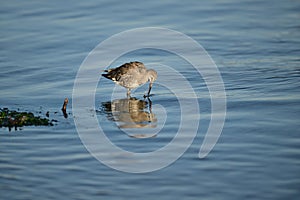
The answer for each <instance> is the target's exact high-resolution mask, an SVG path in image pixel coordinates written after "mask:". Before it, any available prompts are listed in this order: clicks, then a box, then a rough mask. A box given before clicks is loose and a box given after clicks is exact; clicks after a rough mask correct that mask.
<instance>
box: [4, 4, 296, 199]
mask: <svg viewBox="0 0 300 200" xmlns="http://www.w3.org/2000/svg"><path fill="white" fill-rule="evenodd" d="M299 9H300V3H298V2H296V1H284V2H283V1H276V2H260V1H243V2H239V1H230V0H229V1H214V2H198V1H195V2H182V1H175V2H173V1H164V2H163V3H162V2H155V1H151V2H147V3H145V2H132V3H125V2H118V1H89V2H78V3H76V4H74V3H72V2H68V1H64V2H63V3H62V2H55V1H51V2H50V1H49V2H46V3H41V2H34V1H22V2H19V1H7V2H3V3H2V4H1V8H0V11H1V12H0V13H1V14H0V26H1V29H0V36H1V37H0V45H1V47H2V48H1V49H0V52H1V53H0V69H1V72H0V91H1V96H0V107H8V108H10V109H20V110H24V111H30V112H33V113H35V114H37V115H41V116H44V114H45V113H46V112H47V111H49V112H50V118H51V119H56V120H58V123H57V124H56V125H55V126H53V127H23V128H22V130H18V131H11V132H9V131H8V130H7V129H5V128H1V129H0V197H1V199H61V198H65V199H97V198H98V199H104V198H105V199H128V198H134V199H137V198H143V199H154V198H160V199H174V198H184V199H199V198H203V199H283V198H285V199H295V198H296V197H298V196H299V189H298V187H299V184H300V177H299V174H300V173H299V172H300V170H299V169H300V160H299V158H300V151H299V147H300V137H299V129H300V125H299V124H300V123H299V116H300V100H299V99H300V93H299V92H300V90H299V88H300V67H299V66H300V59H299V56H300V48H299V46H300V34H299V33H300V24H299V17H300V16H299V12H298V11H299ZM146 26H152V27H153V26H155V27H165V28H171V29H174V30H177V31H180V32H182V33H185V34H186V35H188V36H190V37H192V38H193V39H194V40H196V41H197V42H198V43H200V44H201V45H202V46H203V47H204V48H205V49H206V50H207V52H208V53H209V54H210V56H211V57H212V59H213V60H214V62H215V63H216V65H217V66H218V68H219V70H220V73H221V75H222V78H223V81H224V85H225V89H226V95H227V115H226V122H225V126H224V129H223V131H222V135H221V137H220V138H219V140H218V143H217V144H216V146H215V147H214V149H213V151H212V152H211V153H210V154H209V155H208V156H207V157H206V158H205V159H199V158H198V152H199V148H200V145H201V144H202V142H203V138H204V135H205V133H206V131H207V129H208V124H209V120H210V116H211V112H210V110H211V103H210V96H209V93H208V90H207V87H206V85H205V82H204V80H203V79H202V78H201V77H199V76H198V75H197V74H195V72H194V71H193V70H192V68H191V66H190V64H189V63H187V62H185V61H183V60H182V59H180V58H178V57H176V56H174V55H173V54H170V53H168V52H163V51H159V50H151V49H146V50H141V51H134V52H130V53H128V54H126V55H123V56H121V57H120V58H119V59H118V60H116V61H115V62H113V63H112V65H111V67H114V66H118V65H119V64H122V63H123V62H127V61H131V60H139V61H143V62H145V63H149V64H151V63H152V66H153V64H154V63H159V64H161V65H157V68H156V70H157V71H159V72H160V73H159V74H162V73H164V72H166V71H165V70H167V69H166V68H163V67H162V65H167V66H170V67H172V68H174V69H176V70H178V71H179V72H180V73H181V74H183V75H184V76H185V77H186V78H187V80H188V81H189V82H190V83H191V85H192V86H193V88H194V89H195V91H196V93H197V101H198V103H199V106H200V123H199V130H198V132H197V136H196V138H195V139H194V141H193V143H192V145H191V146H190V147H189V148H188V150H187V151H186V152H185V153H184V154H183V156H182V157H181V158H180V159H178V160H177V161H176V162H175V163H173V164H171V165H170V166H168V167H166V168H163V169H161V170H158V171H155V172H151V173H143V174H129V173H124V172H119V171H116V170H113V169H111V168H109V167H107V166H105V165H103V164H101V163H100V162H99V161H98V160H96V159H95V158H94V157H93V156H92V155H91V154H89V152H88V151H87V150H86V149H85V147H84V145H83V144H82V142H81V140H80V138H79V135H78V133H77V130H76V127H75V124H74V117H73V115H72V92H73V84H74V80H75V77H76V73H77V71H78V69H79V67H80V65H81V63H82V62H83V60H84V59H85V57H86V56H87V55H88V53H89V52H90V51H91V50H92V49H94V47H95V46H96V45H98V44H99V43H100V42H101V41H103V40H105V39H107V38H108V37H110V36H111V35H113V34H117V33H119V32H121V31H125V30H128V29H131V28H138V27H146ZM152 66H151V67H152ZM154 67H155V65H154ZM99 68H100V66H99ZM100 73H101V72H99V75H100ZM162 78H165V77H159V79H162ZM167 78H169V79H170V80H171V81H172V80H173V81H174V78H173V77H172V76H168V77H167ZM159 79H158V81H157V83H156V84H154V87H153V91H152V92H153V94H154V96H152V97H151V101H152V105H153V110H152V112H153V113H154V114H155V116H156V118H157V124H156V128H154V129H151V128H150V129H147V130H146V131H148V132H149V133H151V132H152V131H153V130H160V128H162V131H161V132H159V133H158V134H157V135H156V137H150V138H144V139H137V138H132V137H129V136H128V134H126V132H123V131H122V130H121V129H119V128H118V127H117V126H118V124H116V123H115V121H113V120H110V119H109V117H107V116H108V115H109V114H110V113H109V112H105V111H103V103H105V102H109V101H110V100H111V93H112V92H114V94H115V95H116V96H115V99H123V98H124V97H125V92H126V91H125V90H124V89H123V88H120V87H116V88H115V89H114V84H113V83H112V82H109V81H108V80H104V79H101V80H100V82H99V85H98V88H97V93H96V97H95V109H96V110H95V113H96V117H97V119H98V121H99V123H100V124H101V126H103V129H105V130H106V132H105V133H106V135H107V137H108V138H109V139H110V140H111V141H112V142H113V143H114V144H116V145H117V146H119V147H121V148H124V149H126V150H128V151H133V152H149V151H154V150H156V149H159V148H162V147H164V146H165V145H167V144H168V143H169V142H170V141H171V140H172V138H173V137H174V136H175V134H176V131H177V129H178V123H179V121H180V118H179V116H180V109H179V102H178V100H177V99H176V95H174V94H173V93H172V92H171V91H170V90H168V88H166V87H164V86H163V85H159V81H160V80H159ZM146 90H147V85H144V86H143V87H141V88H139V89H137V90H135V91H134V92H133V96H134V97H136V98H137V99H139V100H143V98H142V96H143V94H144V92H145V91H146ZM183 94H184V95H186V99H189V98H191V96H189V95H191V94H189V93H184V92H183ZM65 97H68V98H69V100H70V103H69V105H68V111H69V112H70V113H69V117H68V118H67V119H65V118H64V117H63V113H61V111H60V108H61V106H62V103H63V100H64V98H65ZM162 107H163V108H164V109H165V110H166V111H167V117H165V114H166V113H165V112H163V111H164V110H163V109H162ZM145 109H146V110H147V111H149V108H145ZM187 117H188V119H191V120H192V119H194V117H195V116H192V115H190V116H187ZM163 122H165V123H163ZM189 125H190V124H189V123H187V124H185V125H184V126H186V127H188V126H189ZM140 130H142V129H140ZM129 131H132V132H130V133H133V132H134V131H135V130H129Z"/></svg>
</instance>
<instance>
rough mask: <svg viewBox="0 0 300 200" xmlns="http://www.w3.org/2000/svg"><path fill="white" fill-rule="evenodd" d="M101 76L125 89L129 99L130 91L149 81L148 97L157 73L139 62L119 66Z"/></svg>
mask: <svg viewBox="0 0 300 200" xmlns="http://www.w3.org/2000/svg"><path fill="white" fill-rule="evenodd" d="M104 72H107V73H106V74H102V76H104V77H105V78H107V79H110V80H112V81H113V82H115V83H117V84H119V85H121V86H123V87H125V88H127V97H130V92H131V89H134V88H137V87H139V86H141V85H143V84H145V83H146V82H148V81H149V90H148V93H147V95H144V97H149V96H150V91H151V88H152V85H153V82H154V81H155V80H156V79H157V72H156V71H155V70H153V69H147V68H146V67H145V65H144V64H143V63H141V62H137V61H135V62H130V63H125V64H123V65H121V66H120V67H117V68H113V69H108V70H105V71H104Z"/></svg>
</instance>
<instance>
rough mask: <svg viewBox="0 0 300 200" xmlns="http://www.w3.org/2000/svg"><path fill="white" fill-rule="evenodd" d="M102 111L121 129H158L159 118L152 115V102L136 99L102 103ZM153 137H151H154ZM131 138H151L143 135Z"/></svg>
mask: <svg viewBox="0 0 300 200" xmlns="http://www.w3.org/2000/svg"><path fill="white" fill-rule="evenodd" d="M102 109H103V110H104V112H105V113H106V116H107V118H108V119H109V120H111V121H115V122H117V125H118V127H119V128H121V129H126V128H128V129H129V128H156V127H157V118H156V116H155V114H153V113H152V102H151V100H150V99H149V98H147V101H145V100H139V99H136V98H134V97H131V98H125V99H115V100H113V101H111V102H110V101H109V102H103V103H102ZM154 136H155V135H152V136H151V137H154ZM130 137H138V138H143V137H149V135H148V136H146V135H143V134H139V135H134V136H133V135H130Z"/></svg>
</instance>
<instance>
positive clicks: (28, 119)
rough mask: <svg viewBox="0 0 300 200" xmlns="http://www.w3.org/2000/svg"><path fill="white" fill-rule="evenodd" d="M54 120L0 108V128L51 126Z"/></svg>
mask: <svg viewBox="0 0 300 200" xmlns="http://www.w3.org/2000/svg"><path fill="white" fill-rule="evenodd" d="M53 122H54V120H49V119H47V118H42V117H40V116H34V114H33V113H31V112H18V111H15V110H9V109H8V108H0V128H1V127H8V128H9V130H11V128H13V127H14V128H15V129H17V127H22V126H53Z"/></svg>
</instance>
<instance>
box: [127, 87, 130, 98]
mask: <svg viewBox="0 0 300 200" xmlns="http://www.w3.org/2000/svg"><path fill="white" fill-rule="evenodd" d="M127 98H130V88H127Z"/></svg>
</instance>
